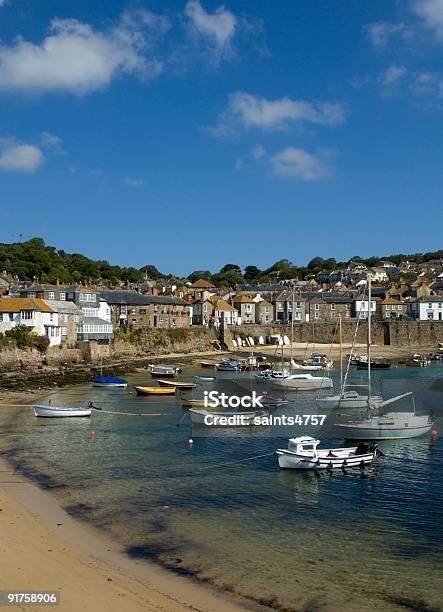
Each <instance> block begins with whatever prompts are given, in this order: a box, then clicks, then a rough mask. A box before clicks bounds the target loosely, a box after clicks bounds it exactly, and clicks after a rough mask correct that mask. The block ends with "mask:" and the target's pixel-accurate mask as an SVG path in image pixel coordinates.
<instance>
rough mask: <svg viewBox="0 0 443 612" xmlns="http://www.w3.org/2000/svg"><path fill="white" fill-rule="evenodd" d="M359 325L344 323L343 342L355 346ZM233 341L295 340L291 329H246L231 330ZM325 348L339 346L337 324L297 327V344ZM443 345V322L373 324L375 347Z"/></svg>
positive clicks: (363, 328)
mask: <svg viewBox="0 0 443 612" xmlns="http://www.w3.org/2000/svg"><path fill="white" fill-rule="evenodd" d="M355 325H356V322H355V321H343V322H342V336H343V342H345V343H351V342H352V339H353V336H354V333H355ZM367 329H368V328H367V323H366V321H360V324H359V328H358V333H357V342H358V343H362V344H364V343H365V342H366V338H367V333H368V332H367ZM229 330H230V332H231V335H232V337H233V338H237V337H240V338H244V337H245V336H251V337H252V338H254V339H255V338H258V337H259V336H270V335H272V334H281V335H286V336H288V337H290V336H291V326H290V325H242V326H232V327H230V328H229ZM313 339H314V340H315V342H318V343H321V344H330V343H331V342H333V341H335V342H338V329H337V322H331V323H329V322H328V323H324V322H310V323H295V324H294V342H312V340H313ZM439 342H443V321H373V322H372V343H373V344H378V345H385V346H402V347H404V348H408V347H410V348H411V349H416V348H419V347H422V348H437V345H438V343H439Z"/></svg>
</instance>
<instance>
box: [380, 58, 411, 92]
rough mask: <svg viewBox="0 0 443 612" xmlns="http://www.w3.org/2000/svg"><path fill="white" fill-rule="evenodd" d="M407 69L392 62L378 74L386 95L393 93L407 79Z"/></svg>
mask: <svg viewBox="0 0 443 612" xmlns="http://www.w3.org/2000/svg"><path fill="white" fill-rule="evenodd" d="M407 72H408V71H407V70H406V68H405V67H404V66H397V65H395V64H392V65H391V66H389V67H388V68H387V69H386V70H384V71H383V72H382V73H380V74H379V76H378V81H379V83H380V85H381V87H382V90H383V93H384V95H391V94H392V93H393V92H394V90H395V89H396V88H397V87H398V85H399V84H400V83H401V82H402V81H403V80H404V79H405V77H406V75H407Z"/></svg>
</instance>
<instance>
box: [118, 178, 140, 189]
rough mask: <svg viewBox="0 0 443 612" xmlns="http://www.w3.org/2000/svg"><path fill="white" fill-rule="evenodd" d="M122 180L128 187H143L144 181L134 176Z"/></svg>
mask: <svg viewBox="0 0 443 612" xmlns="http://www.w3.org/2000/svg"><path fill="white" fill-rule="evenodd" d="M122 180H123V182H124V184H125V185H127V186H128V187H141V186H142V185H143V181H142V180H141V179H136V178H134V177H132V176H124V177H123V179H122Z"/></svg>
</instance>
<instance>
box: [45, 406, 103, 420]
mask: <svg viewBox="0 0 443 612" xmlns="http://www.w3.org/2000/svg"><path fill="white" fill-rule="evenodd" d="M33 409H34V414H35V416H36V417H89V416H91V412H92V408H91V407H90V406H87V407H84V406H77V407H75V408H66V407H62V406H34V407H33Z"/></svg>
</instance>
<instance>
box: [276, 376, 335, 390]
mask: <svg viewBox="0 0 443 612" xmlns="http://www.w3.org/2000/svg"><path fill="white" fill-rule="evenodd" d="M271 381H272V384H273V385H275V386H276V387H281V388H283V389H287V390H294V391H309V390H313V389H331V388H332V387H333V383H332V380H331V379H330V378H328V377H325V376H313V375H312V374H291V375H289V376H287V377H286V378H282V379H281V380H275V379H271Z"/></svg>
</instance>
